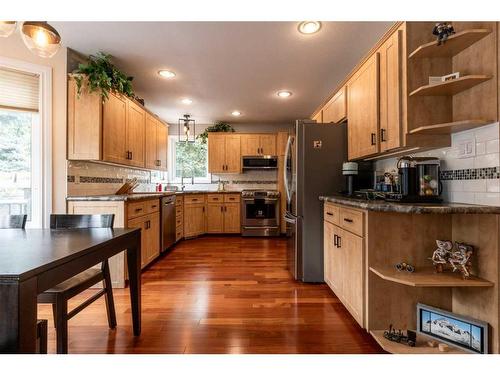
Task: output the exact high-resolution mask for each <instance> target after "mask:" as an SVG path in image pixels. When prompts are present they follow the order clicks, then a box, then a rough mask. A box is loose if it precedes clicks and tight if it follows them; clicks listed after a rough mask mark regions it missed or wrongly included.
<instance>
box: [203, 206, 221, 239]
mask: <svg viewBox="0 0 500 375" xmlns="http://www.w3.org/2000/svg"><path fill="white" fill-rule="evenodd" d="M223 232H224V203H209V204H208V205H207V233H223Z"/></svg>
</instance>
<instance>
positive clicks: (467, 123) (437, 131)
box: [408, 120, 495, 135]
mask: <svg viewBox="0 0 500 375" xmlns="http://www.w3.org/2000/svg"><path fill="white" fill-rule="evenodd" d="M493 122H495V121H493V120H464V121H454V122H445V123H442V124H433V125H425V126H420V127H418V128H416V129H413V130H410V131H409V132H408V134H427V135H449V134H452V133H456V132H461V131H464V130H470V129H474V128H478V127H480V126H484V125H488V124H491V123H493Z"/></svg>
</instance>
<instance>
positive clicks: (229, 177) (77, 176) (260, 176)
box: [67, 161, 278, 196]
mask: <svg viewBox="0 0 500 375" xmlns="http://www.w3.org/2000/svg"><path fill="white" fill-rule="evenodd" d="M132 178H137V179H138V181H139V182H140V184H139V186H138V187H137V188H136V189H135V191H154V190H155V187H156V183H157V182H162V183H165V181H166V180H165V178H166V174H164V173H162V172H155V171H148V170H141V169H134V168H127V167H121V166H116V165H111V164H102V163H93V162H87V161H68V177H67V184H68V196H76V195H106V194H114V193H115V192H116V191H117V190H118V189H119V188H120V187H121V186H122V185H123V183H124V182H126V181H127V180H130V179H132ZM277 179H278V172H277V171H275V170H274V171H248V172H245V173H243V174H221V175H215V174H212V176H211V182H210V183H195V184H192V183H191V180H190V179H188V178H186V179H185V180H184V187H185V190H206V191H216V190H217V187H218V183H219V180H220V181H221V182H225V189H226V190H238V191H239V190H243V189H261V188H262V189H270V190H276V189H277ZM171 186H175V187H177V188H178V189H179V190H180V189H181V186H182V184H171Z"/></svg>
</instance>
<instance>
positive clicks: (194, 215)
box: [184, 202, 206, 237]
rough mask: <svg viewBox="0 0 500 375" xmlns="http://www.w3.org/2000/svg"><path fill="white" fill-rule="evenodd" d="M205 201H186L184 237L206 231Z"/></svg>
mask: <svg viewBox="0 0 500 375" xmlns="http://www.w3.org/2000/svg"><path fill="white" fill-rule="evenodd" d="M205 214H206V209H205V202H202V203H186V202H185V203H184V237H194V236H199V235H200V234H203V233H205V231H206V230H205V222H206V221H205Z"/></svg>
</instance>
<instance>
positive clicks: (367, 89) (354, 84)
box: [347, 52, 380, 160]
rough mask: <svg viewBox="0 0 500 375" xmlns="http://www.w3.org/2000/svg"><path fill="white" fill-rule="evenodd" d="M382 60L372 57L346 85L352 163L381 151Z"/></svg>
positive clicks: (349, 150)
mask: <svg viewBox="0 0 500 375" xmlns="http://www.w3.org/2000/svg"><path fill="white" fill-rule="evenodd" d="M379 59H380V54H379V53H378V52H377V53H375V54H373V55H372V56H371V57H370V58H369V59H368V60H367V61H366V62H365V63H364V64H363V65H362V66H361V67H360V69H359V70H358V71H357V72H356V73H355V74H354V75H353V77H352V78H351V79H350V80H349V82H348V84H347V110H348V113H347V117H348V124H347V135H348V157H349V160H352V159H358V158H362V157H365V156H369V155H373V154H376V153H377V152H378V150H379V143H378V133H379V92H378V91H379Z"/></svg>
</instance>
